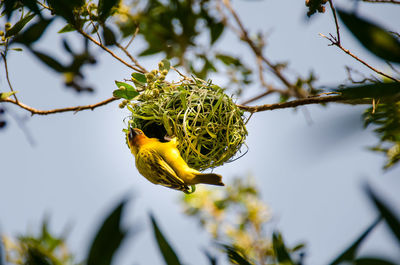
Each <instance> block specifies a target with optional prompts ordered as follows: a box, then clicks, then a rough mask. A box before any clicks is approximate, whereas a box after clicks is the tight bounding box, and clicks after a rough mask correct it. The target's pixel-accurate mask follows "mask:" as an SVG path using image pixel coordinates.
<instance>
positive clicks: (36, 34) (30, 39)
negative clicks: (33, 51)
mask: <svg viewBox="0 0 400 265" xmlns="http://www.w3.org/2000/svg"><path fill="white" fill-rule="evenodd" d="M52 21H53V19H49V20H44V19H42V20H40V21H38V22H37V23H35V24H33V25H31V26H30V27H29V28H27V29H26V30H25V31H24V32H23V33H22V34H18V35H17V36H15V38H14V39H13V42H19V43H23V44H25V45H28V46H29V45H31V44H32V43H34V42H35V41H37V40H38V39H40V37H42V35H43V34H44V31H45V30H46V29H47V26H48V25H50V23H51V22H52Z"/></svg>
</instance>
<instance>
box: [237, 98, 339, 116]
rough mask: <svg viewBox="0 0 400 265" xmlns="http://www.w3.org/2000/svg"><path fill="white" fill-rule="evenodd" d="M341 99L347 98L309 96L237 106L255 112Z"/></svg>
mask: <svg viewBox="0 0 400 265" xmlns="http://www.w3.org/2000/svg"><path fill="white" fill-rule="evenodd" d="M341 100H345V98H344V97H343V96H326V97H308V98H301V99H297V100H292V101H287V102H282V103H275V104H265V105H259V106H244V105H237V106H238V107H239V108H240V109H242V110H245V111H248V112H251V113H254V112H259V111H266V110H274V109H284V108H294V107H298V106H303V105H309V104H321V103H328V102H336V101H341Z"/></svg>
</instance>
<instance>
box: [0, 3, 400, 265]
mask: <svg viewBox="0 0 400 265" xmlns="http://www.w3.org/2000/svg"><path fill="white" fill-rule="evenodd" d="M339 3H342V4H344V3H346V1H340V2H339ZM234 6H235V7H236V8H237V10H238V13H239V14H240V15H241V17H242V19H243V21H244V23H245V24H246V25H247V27H248V28H251V29H254V30H255V29H257V30H262V31H265V32H269V34H270V37H269V39H268V43H269V46H268V47H267V49H266V52H267V53H266V54H267V56H268V57H269V58H271V59H272V60H279V61H285V60H288V61H290V69H291V71H292V72H293V73H302V74H304V75H306V74H307V73H308V72H309V71H310V70H311V69H313V70H314V71H315V72H316V73H317V75H318V76H319V78H320V79H319V80H320V81H319V84H321V85H335V84H338V83H341V82H342V81H343V80H345V79H346V74H345V70H344V65H349V66H353V67H354V68H356V69H359V70H360V71H362V72H364V73H370V72H369V71H368V70H367V69H366V68H364V67H363V66H361V65H360V64H358V63H356V62H355V61H354V60H353V59H351V58H350V57H348V56H347V55H345V54H344V53H343V52H341V51H340V50H338V49H337V48H335V47H328V46H327V44H328V42H327V41H326V40H325V39H323V38H321V37H320V36H319V35H318V33H320V32H321V33H325V34H327V33H329V32H332V33H333V32H334V31H335V28H334V24H333V21H332V18H331V14H330V13H327V14H324V15H316V16H314V17H313V19H312V20H311V21H310V22H309V23H307V21H306V19H305V13H306V10H305V7H304V1H268V0H264V1H236V2H235V3H234ZM362 7H363V8H361V9H360V11H361V14H366V15H369V16H371V17H373V18H374V20H375V21H379V22H380V23H381V24H383V25H386V26H387V27H388V28H389V29H391V30H395V31H399V28H400V21H399V19H398V13H399V7H397V6H392V5H387V6H385V5H379V6H378V5H374V6H373V5H372V4H363V5H362ZM364 7H365V8H364ZM367 7H372V8H367ZM60 27H61V26H60V24H59V25H56V24H55V25H53V26H52V29H51V30H52V32H53V33H54V32H56V31H57V30H58V29H59V28H60ZM342 42H343V45H344V46H345V47H347V48H349V49H351V50H353V51H355V52H357V54H358V55H359V56H360V57H363V58H365V59H366V60H368V61H369V62H370V63H371V64H373V65H374V66H376V67H378V68H380V69H386V70H387V66H385V65H384V64H382V62H381V61H380V60H378V59H376V58H375V57H373V56H371V55H370V54H368V52H366V51H365V50H363V49H362V48H361V46H360V45H359V44H358V43H356V42H355V41H354V39H353V38H352V36H351V35H350V34H349V33H348V32H347V30H346V29H345V28H344V27H343V28H342ZM80 45H81V43H76V45H74V46H76V47H80ZM135 45H137V47H138V50H141V47H142V46H141V45H142V43H141V42H140V40H139V41H138V42H136V43H135ZM43 47H47V49H50V50H52V49H53V48H54V47H57V48H61V43H60V42H58V40H57V38H56V37H55V36H54V35H51V34H49V35H46V40H45V43H44V45H43ZM218 47H219V49H220V50H224V51H225V50H227V51H230V52H233V53H235V54H240V55H243V57H245V58H246V60H247V61H248V63H253V57H252V55H251V54H250V53H249V51H248V48H247V47H245V46H243V45H241V44H240V43H239V42H238V40H237V39H236V38H235V37H233V36H232V35H229V34H227V35H224V36H223V39H222V40H221V41H220V42H219V44H218ZM96 51H97V53H98V54H99V55H100V54H101V55H100V56H99V60H98V62H99V63H98V64H97V65H96V66H95V67H93V68H87V69H86V74H87V77H88V79H87V81H88V83H89V84H92V85H93V86H95V87H96V89H97V90H96V94H95V95H93V96H92V95H79V96H77V95H76V94H75V93H73V92H72V91H68V90H66V89H65V88H63V86H62V85H61V82H60V79H59V78H58V77H57V76H56V75H54V74H53V72H51V71H50V70H49V69H47V68H45V67H43V66H42V65H41V64H38V63H37V62H36V61H35V60H33V59H32V57H31V56H30V55H29V53H23V54H20V53H14V54H10V57H9V59H8V60H9V68H10V72H11V79H12V81H13V84H14V88H15V89H16V90H18V91H19V99H20V100H21V101H23V102H24V103H26V104H28V105H31V106H33V107H36V108H38V109H51V108H56V107H63V106H70V105H81V104H89V103H94V102H97V101H100V100H103V99H105V98H108V97H110V96H111V93H112V90H114V89H115V87H114V80H116V79H117V80H122V79H123V78H127V77H129V75H130V73H131V71H130V70H129V69H127V68H126V67H124V66H123V65H121V64H119V63H118V62H116V61H114V60H113V59H112V58H111V57H110V56H109V55H108V54H104V53H103V52H102V51H100V50H98V49H96ZM159 59H161V57H157V58H148V59H146V60H143V61H142V62H143V64H144V65H145V66H146V68H148V69H152V68H155V67H156V65H157V62H158V60H159ZM2 76H4V74H2ZM219 79H220V77H218V76H215V78H214V80H215V81H216V82H218V80H219ZM5 89H7V86H6V82H5V80H4V78H2V79H1V80H0V90H1V91H3V90H5ZM250 91H251V92H250V93H249V94H248V95H246V96H250V94H257V91H261V89H259V88H257V87H254V88H251V89H250ZM271 101H272V100H271V99H268V100H266V101H259V102H255V103H254V104H256V103H260V104H261V103H264V102H271ZM5 106H6V107H7V108H9V109H12V111H14V112H17V113H18V114H19V115H23V116H26V117H27V122H26V126H27V127H28V128H29V132H30V133H31V135H32V137H33V138H34V140H35V145H34V146H33V147H32V146H30V145H29V143H28V142H27V140H26V138H25V137H24V134H23V133H22V131H21V130H19V129H18V127H17V125H16V124H15V122H13V120H12V119H11V118H8V121H10V124H9V125H10V126H9V127H8V128H7V129H6V130H3V131H0V139H1V140H0V143H1V149H0V161H1V165H2V170H1V175H0V180H1V184H0V213H1V218H0V232H1V233H3V234H6V235H17V234H19V233H25V232H27V231H36V230H37V229H38V226H39V224H40V223H41V220H42V219H43V216H44V215H45V214H46V213H48V214H49V215H50V217H51V228H52V230H53V231H54V232H61V231H62V230H63V229H64V228H65V227H67V226H70V227H72V229H71V232H70V235H69V237H68V242H69V245H70V246H71V249H72V250H73V252H76V253H78V255H79V257H82V256H83V254H84V253H85V250H86V247H87V246H88V243H89V242H90V241H91V239H92V236H93V232H94V231H95V229H96V228H97V225H98V224H99V222H100V220H101V218H103V217H104V214H105V213H106V212H108V211H109V210H110V207H112V206H113V205H114V204H115V203H116V202H117V201H119V199H120V198H121V197H122V196H123V195H125V194H126V193H133V194H134V200H133V201H132V202H131V203H130V205H129V207H128V208H127V213H128V215H127V216H126V219H125V223H126V225H127V226H130V225H132V224H133V225H138V226H139V227H140V228H141V230H142V232H140V233H139V234H138V235H137V236H135V237H134V238H133V239H132V241H130V240H128V241H127V242H126V244H125V245H124V248H123V249H122V250H123V251H121V252H120V253H119V254H120V255H119V256H118V260H116V261H117V262H116V263H115V264H162V259H161V257H160V255H159V254H158V250H157V249H156V245H155V242H154V240H153V238H152V233H151V230H150V226H149V220H148V213H149V212H150V211H152V212H153V213H154V214H155V216H156V217H157V219H158V221H159V224H160V226H161V228H162V229H163V230H164V232H165V233H166V235H167V236H168V237H169V238H170V239H172V238H173V242H174V243H173V244H174V246H175V248H176V249H177V251H178V253H179V254H180V257H181V259H182V260H183V261H185V263H186V264H205V262H206V260H205V257H204V255H203V254H202V251H201V249H202V248H203V247H205V246H208V245H209V242H210V241H209V238H208V236H207V235H206V234H205V233H204V232H202V230H201V229H200V228H199V226H198V224H197V223H196V222H195V221H194V220H193V219H189V218H187V217H185V216H184V215H183V214H182V209H181V207H180V205H179V203H178V197H179V193H178V192H174V191H172V190H169V189H165V188H162V187H161V186H155V185H152V184H151V183H149V182H148V181H146V180H145V179H144V178H143V177H142V176H140V175H139V174H138V172H137V170H136V168H135V166H134V160H133V157H132V155H131V154H130V152H129V150H128V149H127V147H126V145H125V140H124V135H123V134H122V132H121V130H122V129H123V128H124V126H125V125H124V123H123V118H124V117H125V116H127V114H128V113H127V112H126V111H125V110H121V109H119V108H118V104H117V103H112V104H109V105H107V106H104V107H102V108H99V109H96V110H95V111H83V112H80V113H77V114H75V115H74V114H72V113H65V114H58V115H50V116H43V117H40V116H34V117H32V118H31V117H29V115H28V114H27V113H26V112H24V111H20V110H19V109H17V108H15V107H13V106H11V105H5ZM364 108H365V107H363V106H361V107H360V106H358V107H353V106H344V105H329V106H328V107H321V106H309V107H307V110H308V112H309V113H310V115H311V117H312V120H313V123H312V124H311V125H309V124H308V123H307V122H306V119H305V118H304V115H303V111H301V109H298V110H297V111H294V110H292V109H286V110H276V111H271V112H262V113H256V114H255V115H254V116H253V117H252V119H251V120H250V122H249V124H248V131H249V136H248V138H247V141H246V142H247V145H248V146H249V152H248V154H247V155H246V156H244V157H243V158H241V159H239V160H237V161H235V162H233V163H228V164H226V165H224V166H223V167H220V168H217V169H215V172H218V173H220V174H222V175H223V176H224V181H225V182H228V183H229V181H230V180H231V179H232V178H233V177H235V176H243V177H244V176H245V175H247V174H252V175H254V177H255V178H256V179H257V181H258V183H259V187H260V190H261V193H262V197H263V199H264V201H265V202H266V203H267V204H268V205H269V206H270V209H271V212H272V215H273V220H272V222H271V224H270V226H269V227H268V228H269V229H271V231H272V230H273V229H280V230H281V231H282V232H283V235H284V237H285V239H287V241H288V242H289V244H295V243H298V242H303V241H305V242H306V243H307V246H308V247H307V250H308V251H307V264H323V263H326V262H328V261H329V260H331V259H332V258H333V257H335V256H336V255H337V254H338V253H340V252H341V251H342V250H343V248H344V247H346V246H347V245H348V244H349V243H350V242H352V241H353V240H354V239H355V237H356V236H358V235H359V234H360V233H361V232H362V231H363V230H364V229H365V227H367V226H368V225H369V224H370V223H371V222H372V221H373V219H374V218H375V215H376V213H375V211H374V209H373V207H372V206H371V204H370V203H369V201H368V199H367V197H366V195H365V194H364V192H363V191H362V188H361V186H362V184H363V183H364V182H366V181H368V182H369V183H371V184H372V186H374V187H376V189H377V190H379V191H381V193H382V195H384V197H385V198H388V199H390V201H391V202H392V203H393V206H395V208H397V210H398V212H400V207H399V205H400V196H399V193H398V187H399V186H400V178H399V168H398V167H397V168H395V169H393V170H391V171H388V172H385V173H384V172H383V171H382V169H381V167H382V165H383V163H384V160H383V157H382V156H380V155H378V154H375V153H372V152H369V151H367V150H366V148H367V147H368V146H371V145H373V144H375V143H376V142H377V138H376V137H375V136H374V135H373V134H372V133H371V129H367V130H363V129H362V121H361V117H360V115H361V113H362V111H363V109H364ZM182 231H184V233H183V232H182ZM390 246H392V248H391V247H390ZM393 246H395V244H394V241H393V239H392V238H391V237H390V235H388V232H387V230H386V228H385V226H384V225H382V224H381V225H380V226H379V227H378V229H377V230H376V231H374V232H373V233H372V234H371V237H370V238H369V240H368V241H367V244H366V245H365V247H364V248H363V251H365V252H367V251H369V250H372V251H374V252H375V253H386V254H388V255H391V256H392V257H394V258H397V260H398V259H400V256H398V254H397V256H396V254H394V253H396V250H398V249H396V248H393ZM397 253H398V251H397Z"/></svg>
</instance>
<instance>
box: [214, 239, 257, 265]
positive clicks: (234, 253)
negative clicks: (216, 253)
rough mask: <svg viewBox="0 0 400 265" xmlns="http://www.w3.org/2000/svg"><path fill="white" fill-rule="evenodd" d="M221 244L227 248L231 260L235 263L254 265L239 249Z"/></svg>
mask: <svg viewBox="0 0 400 265" xmlns="http://www.w3.org/2000/svg"><path fill="white" fill-rule="evenodd" d="M221 246H222V247H223V248H224V249H225V251H226V253H227V254H228V258H229V260H230V261H231V262H232V263H234V264H239V265H252V263H250V262H249V261H247V260H246V259H245V258H244V257H243V255H242V254H240V253H239V251H238V250H237V249H236V248H234V247H233V246H229V245H224V244H221Z"/></svg>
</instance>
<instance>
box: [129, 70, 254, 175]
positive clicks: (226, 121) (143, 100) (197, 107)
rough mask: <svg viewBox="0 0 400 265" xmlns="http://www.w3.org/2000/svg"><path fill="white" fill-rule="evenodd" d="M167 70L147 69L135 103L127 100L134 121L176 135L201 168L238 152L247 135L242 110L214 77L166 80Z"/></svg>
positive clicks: (161, 134) (151, 132) (155, 132)
mask: <svg viewBox="0 0 400 265" xmlns="http://www.w3.org/2000/svg"><path fill="white" fill-rule="evenodd" d="M159 66H160V65H159ZM160 68H161V69H162V67H160ZM166 73H167V72H166V71H165V70H164V71H158V70H153V71H152V72H151V74H149V75H146V78H147V79H146V82H147V83H146V84H145V89H144V91H143V92H142V93H141V94H140V95H139V96H137V97H136V98H135V99H134V101H135V103H132V102H131V103H128V109H129V110H130V112H131V116H130V120H129V124H130V126H131V127H134V128H139V129H141V130H142V131H143V132H144V133H145V134H146V135H147V136H148V137H155V138H158V139H160V140H161V141H165V140H164V139H165V136H166V135H167V136H174V137H177V138H178V142H179V145H178V149H179V151H180V153H181V156H182V157H183V159H184V160H185V161H186V162H187V163H188V165H189V166H190V167H192V168H195V169H197V170H205V169H208V168H214V167H217V166H220V165H222V164H224V163H225V162H227V161H229V160H231V159H232V158H233V157H235V154H236V153H238V151H239V150H240V148H241V146H242V145H243V144H244V140H245V137H246V135H247V130H246V127H245V117H244V116H243V111H241V110H240V109H239V108H238V107H237V106H236V105H235V103H234V102H233V101H232V98H231V97H229V96H228V95H226V94H225V93H224V91H223V89H221V88H220V87H218V86H216V85H213V84H212V83H211V82H205V81H203V80H200V79H197V78H190V79H189V78H184V79H183V80H181V81H179V82H177V83H167V82H165V81H163V80H164V78H165V74H166ZM134 81H135V80H134ZM135 84H136V86H138V82H137V80H136V82H135Z"/></svg>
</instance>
